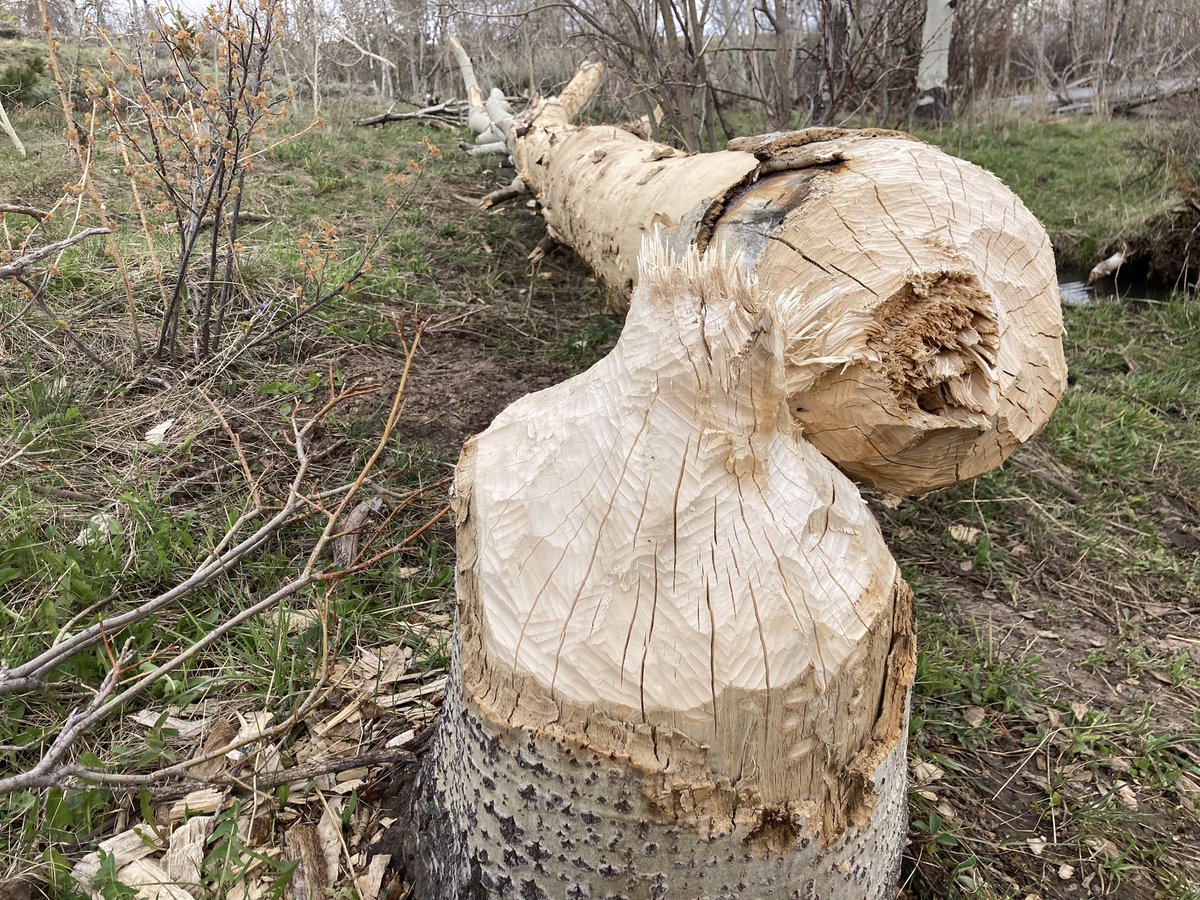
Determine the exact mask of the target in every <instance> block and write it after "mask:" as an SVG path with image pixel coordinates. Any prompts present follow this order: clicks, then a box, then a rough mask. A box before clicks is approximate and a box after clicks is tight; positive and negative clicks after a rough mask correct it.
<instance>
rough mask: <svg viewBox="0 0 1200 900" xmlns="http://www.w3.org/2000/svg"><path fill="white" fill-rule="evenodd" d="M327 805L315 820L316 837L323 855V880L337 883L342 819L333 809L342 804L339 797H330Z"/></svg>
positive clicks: (340, 852)
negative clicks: (319, 817) (318, 818)
mask: <svg viewBox="0 0 1200 900" xmlns="http://www.w3.org/2000/svg"><path fill="white" fill-rule="evenodd" d="M326 802H327V803H328V804H329V805H328V806H326V807H325V810H324V812H322V813H321V820H320V821H319V822H317V837H318V838H319V839H320V841H321V852H322V853H323V854H324V855H325V880H326V883H327V884H337V881H338V876H339V875H341V863H342V821H341V819H340V818H338V817H337V816H336V815H335V813H334V810H335V809H339V808H340V807H341V805H342V798H341V797H337V796H334V797H330V798H329V799H328V800H327V801H326Z"/></svg>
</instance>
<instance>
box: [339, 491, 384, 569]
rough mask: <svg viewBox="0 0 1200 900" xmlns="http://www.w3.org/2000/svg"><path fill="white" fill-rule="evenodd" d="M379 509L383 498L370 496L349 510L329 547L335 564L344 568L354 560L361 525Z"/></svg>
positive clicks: (381, 507)
mask: <svg viewBox="0 0 1200 900" xmlns="http://www.w3.org/2000/svg"><path fill="white" fill-rule="evenodd" d="M381 509H383V499H382V498H381V497H372V498H371V499H370V500H363V501H362V502H361V503H359V504H358V505H357V506H355V507H354V509H352V510H351V511H350V515H348V516H346V518H345V519H344V520H343V521H342V523H341V529H340V533H339V534H338V536H337V537H335V538H334V539H333V541H332V544H331V547H330V552H331V554H332V556H333V564H334V565H335V566H337V567H338V568H339V569H344V568H346V567H347V566H349V565H350V564H351V563H352V562H354V559H355V557H356V556H357V555H358V536H359V534H360V533H361V532H362V529H363V526H364V525H366V523H367V519H369V518H370V517H371V516H372V515H374V514H375V513H377V512H379V511H380V510H381Z"/></svg>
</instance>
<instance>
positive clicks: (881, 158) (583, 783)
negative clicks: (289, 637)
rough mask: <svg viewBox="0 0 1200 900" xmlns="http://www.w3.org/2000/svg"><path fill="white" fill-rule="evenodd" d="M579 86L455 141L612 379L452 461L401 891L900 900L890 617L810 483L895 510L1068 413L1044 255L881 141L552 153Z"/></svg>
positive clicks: (516, 417) (592, 144)
mask: <svg viewBox="0 0 1200 900" xmlns="http://www.w3.org/2000/svg"><path fill="white" fill-rule="evenodd" d="M463 57H464V58H465V54H463ZM466 65H467V66H469V61H468V62H467V63H466ZM600 74H601V72H600V69H599V67H595V68H592V69H585V70H583V71H581V73H580V74H579V75H578V76H577V77H576V79H575V80H574V81H573V82H572V83H571V84H570V85H569V86H568V88H567V89H566V91H564V93H563V95H562V96H561V97H560V98H558V99H556V100H552V101H547V102H544V103H542V104H539V105H537V106H535V107H534V108H533V109H532V110H531V111H530V112H528V113H527V114H526V115H524V116H522V117H520V118H518V119H517V120H516V121H515V122H512V121H507V120H506V121H505V122H504V123H502V124H501V123H499V122H498V121H497V119H496V118H494V117H493V118H492V120H491V121H490V122H489V123H480V124H485V125H487V127H489V128H492V127H497V126H498V125H499V127H501V128H502V130H503V131H504V132H505V134H506V135H507V141H508V146H509V148H510V149H511V150H512V152H513V156H514V158H515V160H516V163H517V168H518V173H519V176H520V178H521V179H523V180H524V181H525V183H526V184H528V185H529V186H530V187H531V189H532V190H533V191H534V192H535V194H536V195H537V196H538V197H539V199H540V200H541V201H542V203H543V206H544V211H545V214H546V219H547V222H548V223H549V224H550V226H551V227H552V229H553V231H554V233H555V234H556V236H558V237H559V238H560V239H562V240H565V241H566V242H567V243H570V244H571V245H572V246H574V247H575V248H576V249H577V250H578V251H579V252H580V253H581V254H582V255H583V256H584V258H585V259H587V260H588V261H589V262H590V263H591V264H592V265H593V266H594V267H595V268H596V270H597V272H598V273H599V274H600V275H602V276H603V277H604V279H605V280H606V282H607V283H608V284H609V286H610V289H611V290H612V291H613V296H614V297H616V298H621V299H624V298H630V297H631V305H630V309H629V316H628V319H627V321H626V325H625V329H624V330H623V332H622V335H621V339H620V341H619V343H618V344H617V347H616V348H615V349H614V350H613V352H612V353H611V354H610V355H609V356H608V357H606V358H605V359H604V360H602V361H601V362H600V363H598V364H597V365H596V366H594V367H593V368H592V369H590V370H589V371H587V372H585V373H583V374H582V375H578V376H576V377H575V378H572V379H570V380H569V381H567V382H564V383H563V384H560V385H558V386H556V387H553V388H550V389H548V390H545V391H541V392H539V393H536V394H532V395H530V396H527V397H525V398H523V399H521V400H519V401H517V402H516V403H514V404H513V405H512V406H510V407H509V408H508V409H507V410H505V411H504V412H503V413H501V415H500V416H499V417H497V419H496V421H495V422H494V423H493V424H492V426H491V427H490V428H489V429H488V430H487V431H485V432H484V433H483V434H481V435H479V436H477V437H475V438H473V439H471V440H470V441H468V442H467V445H466V447H465V449H464V451H463V455H462V459H461V461H460V464H459V469H458V476H457V482H456V496H455V504H456V510H457V514H458V598H459V622H458V625H459V628H458V633H457V635H456V641H455V646H454V656H453V661H452V665H451V672H450V676H449V680H448V685H447V690H446V703H445V708H444V710H443V715H442V718H441V721H440V724H439V726H438V730H437V733H436V735H435V736H434V738H433V743H432V745H431V748H430V751H429V756H428V758H427V759H426V761H425V764H424V765H423V767H422V769H421V770H420V772H419V773H418V775H417V776H416V779H415V781H413V782H412V783H411V784H410V785H409V790H410V792H411V793H410V800H411V809H412V818H411V820H410V821H406V822H404V823H403V832H402V833H403V838H402V840H403V841H404V842H405V847H404V854H403V855H404V867H405V874H406V877H408V878H409V880H410V881H411V882H412V883H413V885H414V888H415V894H416V896H419V897H421V898H424V900H452V898H455V900H456V898H484V897H522V898H527V897H536V898H550V897H567V898H599V897H625V898H644V900H651V898H685V900H691V898H730V900H733V898H741V897H751V898H776V897H778V898H789V900H790V898H795V897H813V898H825V900H836V898H845V900H864V898H866V900H877V898H878V900H882V898H891V897H893V896H894V893H895V884H896V877H897V872H898V866H899V861H900V852H901V849H902V847H903V843H904V839H905V834H906V829H905V814H906V799H907V798H906V789H905V780H906V771H905V740H906V735H907V721H908V697H909V692H910V688H911V685H912V680H913V677H914V673H915V666H916V661H915V650H914V641H913V634H912V624H911V594H910V592H909V591H908V589H907V587H906V586H905V585H904V583H903V581H902V580H901V579H900V577H899V574H898V572H897V567H896V564H895V562H894V561H893V559H892V558H891V556H890V554H889V553H888V551H887V548H886V546H885V545H884V543H883V540H882V537H881V535H880V532H879V529H878V526H877V525H876V523H875V521H874V519H873V518H872V516H871V514H870V512H869V510H868V508H867V507H866V506H865V504H864V503H863V501H862V498H861V497H860V495H859V494H858V491H857V489H856V488H855V487H854V485H853V484H852V483H851V482H850V481H848V480H847V479H846V478H845V476H844V475H842V474H841V473H840V472H839V471H838V470H837V468H835V467H834V465H832V464H831V463H830V462H829V460H828V459H826V458H825V457H826V456H828V457H829V458H830V459H833V460H834V461H835V462H836V463H837V464H838V465H840V466H841V467H842V468H843V469H845V470H847V471H850V472H853V473H854V474H856V475H860V476H862V477H865V478H867V479H869V480H871V481H872V482H873V483H875V484H879V485H881V486H883V487H884V488H885V489H887V490H890V491H893V492H895V493H919V492H921V491H923V490H928V489H929V488H931V487H935V486H938V485H941V484H947V483H951V482H952V481H954V480H957V479H961V478H966V477H970V476H971V475H973V474H976V473H977V472H978V471H982V470H985V469H987V468H991V467H993V466H995V465H997V464H998V463H999V461H1000V460H1001V459H1002V458H1003V457H1004V455H1006V453H1007V452H1008V451H1009V450H1011V449H1012V447H1013V446H1015V444H1016V443H1017V442H1018V441H1020V440H1023V439H1024V438H1026V437H1028V436H1030V435H1032V433H1033V432H1034V431H1036V430H1037V428H1038V427H1040V426H1041V424H1042V423H1044V421H1045V419H1046V417H1047V416H1048V415H1049V412H1050V409H1051V408H1052V407H1053V405H1054V402H1055V401H1056V400H1057V398H1058V396H1059V395H1060V394H1061V392H1062V390H1063V387H1064V381H1065V367H1064V365H1063V360H1062V348H1061V344H1060V342H1059V336H1060V334H1061V318H1060V313H1059V307H1058V295H1057V282H1056V281H1055V277H1054V276H1055V273H1054V265H1053V258H1052V256H1051V254H1050V251H1049V244H1048V242H1047V241H1046V238H1045V233H1044V232H1043V231H1042V230H1041V227H1040V226H1039V225H1038V223H1037V222H1036V220H1034V219H1033V217H1032V216H1030V215H1029V213H1028V212H1027V211H1026V210H1025V209H1024V207H1023V206H1021V205H1020V203H1019V201H1017V200H1016V198H1015V197H1014V196H1013V195H1012V194H1011V192H1009V191H1008V190H1007V189H1006V188H1004V186H1003V185H1002V184H1000V182H999V181H997V180H996V179H994V178H992V177H991V176H990V175H987V173H985V172H983V171H982V170H979V169H976V168H974V167H972V166H968V165H967V164H965V163H962V162H960V161H958V160H953V159H951V158H950V157H947V156H945V155H944V154H941V153H939V152H938V151H936V150H934V149H933V148H931V147H928V146H926V145H924V144H921V143H919V142H917V141H915V140H913V139H911V138H908V137H906V136H903V135H898V134H895V133H889V132H860V133H849V132H843V131H838V130H832V129H814V130H810V131H808V132H800V133H796V134H782V135H779V134H777V135H768V136H765V137H760V138H750V139H745V140H741V141H735V142H733V143H732V144H731V145H730V149H729V150H727V151H722V152H718V153H709V154H700V155H686V154H683V153H681V152H679V151H675V150H672V149H671V148H669V147H665V146H663V145H659V144H652V143H648V142H646V141H643V140H640V139H638V138H636V137H634V136H633V135H631V134H629V133H628V132H625V131H622V130H620V129H616V128H607V127H590V128H575V127H573V126H572V125H571V124H570V121H571V119H572V117H573V116H574V115H575V114H576V113H577V112H578V110H579V109H580V108H581V106H582V105H583V103H585V102H586V100H587V98H588V97H590V96H591V92H592V90H594V88H595V85H596V84H597V83H598V81H599V78H600ZM473 82H474V77H473V75H468V77H467V83H468V84H472V85H473ZM472 93H473V95H478V94H479V93H480V92H479V91H478V90H477V89H475V90H473V92H472ZM810 438H811V442H810ZM822 453H824V454H825V456H822Z"/></svg>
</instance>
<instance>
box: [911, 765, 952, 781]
mask: <svg viewBox="0 0 1200 900" xmlns="http://www.w3.org/2000/svg"><path fill="white" fill-rule="evenodd" d="M912 774H913V780H914V781H916V783H917V784H920V785H924V784H933V782H935V781H937V780H938V779H939V778H941V777H942V776H943V775H945V774H946V773H945V771H944V770H943V769H942V768H941V767H940V766H936V765H934V764H933V763H931V762H926V761H925V760H921V761H920V762H917V763H915V764H914V765H913V767H912Z"/></svg>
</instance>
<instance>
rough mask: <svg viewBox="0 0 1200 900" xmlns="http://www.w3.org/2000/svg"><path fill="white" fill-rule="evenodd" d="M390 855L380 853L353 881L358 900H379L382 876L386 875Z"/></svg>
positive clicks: (390, 858)
mask: <svg viewBox="0 0 1200 900" xmlns="http://www.w3.org/2000/svg"><path fill="white" fill-rule="evenodd" d="M391 861H392V857H391V855H390V854H387V853H381V854H379V855H378V856H375V857H373V858H372V859H371V862H370V863H369V864H368V865H367V871H365V872H363V873H362V874H361V875H358V876H356V877H355V879H354V888H355V890H357V891H358V896H359V900H379V891H380V888H381V887H382V885H383V876H384V875H386V874H387V870H388V864H389V863H391Z"/></svg>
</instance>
